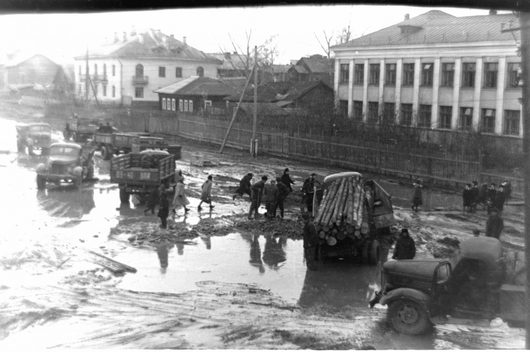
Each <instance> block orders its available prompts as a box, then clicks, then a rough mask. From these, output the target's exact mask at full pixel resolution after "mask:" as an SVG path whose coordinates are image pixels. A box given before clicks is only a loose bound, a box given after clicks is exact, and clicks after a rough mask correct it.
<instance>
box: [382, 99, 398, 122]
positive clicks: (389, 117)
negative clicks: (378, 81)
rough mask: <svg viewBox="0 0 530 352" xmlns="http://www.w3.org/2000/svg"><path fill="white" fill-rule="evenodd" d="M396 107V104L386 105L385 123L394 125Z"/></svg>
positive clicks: (384, 111)
mask: <svg viewBox="0 0 530 352" xmlns="http://www.w3.org/2000/svg"><path fill="white" fill-rule="evenodd" d="M395 109H396V105H395V104H394V103H385V105H384V107H383V122H384V123H386V124H393V123H394V117H395Z"/></svg>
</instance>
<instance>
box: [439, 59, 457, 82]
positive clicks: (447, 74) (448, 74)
mask: <svg viewBox="0 0 530 352" xmlns="http://www.w3.org/2000/svg"><path fill="white" fill-rule="evenodd" d="M454 78H455V64H454V63H445V64H442V87H452V86H453V83H454Z"/></svg>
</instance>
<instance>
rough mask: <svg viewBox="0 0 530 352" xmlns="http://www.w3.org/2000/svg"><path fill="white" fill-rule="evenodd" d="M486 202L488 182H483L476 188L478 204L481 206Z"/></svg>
mask: <svg viewBox="0 0 530 352" xmlns="http://www.w3.org/2000/svg"><path fill="white" fill-rule="evenodd" d="M487 202H488V184H487V183H483V184H481V185H480V188H479V190H478V200H477V203H478V204H482V206H483V207H485V206H486V205H487Z"/></svg>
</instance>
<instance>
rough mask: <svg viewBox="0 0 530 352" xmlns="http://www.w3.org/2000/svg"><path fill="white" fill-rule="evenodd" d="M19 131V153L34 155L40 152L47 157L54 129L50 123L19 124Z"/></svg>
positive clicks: (17, 127)
mask: <svg viewBox="0 0 530 352" xmlns="http://www.w3.org/2000/svg"><path fill="white" fill-rule="evenodd" d="M16 129H17V151H18V152H19V153H26V150H27V153H28V154H29V155H34V154H35V151H39V152H40V154H41V155H46V153H47V152H48V148H49V147H50V144H51V141H52V129H51V126H50V124H48V123H42V122H39V123H29V124H18V125H17V126H16Z"/></svg>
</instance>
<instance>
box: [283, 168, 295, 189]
mask: <svg viewBox="0 0 530 352" xmlns="http://www.w3.org/2000/svg"><path fill="white" fill-rule="evenodd" d="M282 182H283V184H284V185H286V186H287V188H289V192H292V191H293V189H292V188H291V185H294V181H293V180H292V179H291V176H289V169H285V170H283V175H282Z"/></svg>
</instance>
